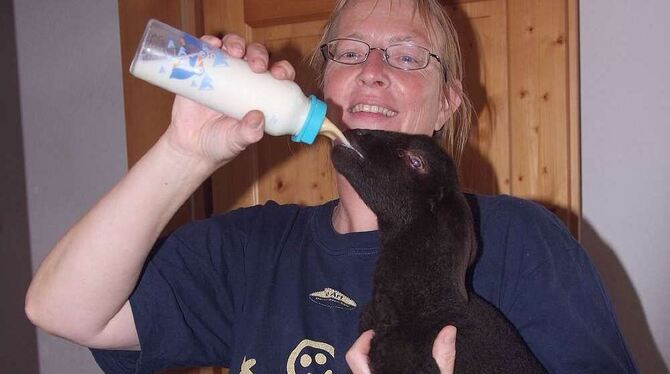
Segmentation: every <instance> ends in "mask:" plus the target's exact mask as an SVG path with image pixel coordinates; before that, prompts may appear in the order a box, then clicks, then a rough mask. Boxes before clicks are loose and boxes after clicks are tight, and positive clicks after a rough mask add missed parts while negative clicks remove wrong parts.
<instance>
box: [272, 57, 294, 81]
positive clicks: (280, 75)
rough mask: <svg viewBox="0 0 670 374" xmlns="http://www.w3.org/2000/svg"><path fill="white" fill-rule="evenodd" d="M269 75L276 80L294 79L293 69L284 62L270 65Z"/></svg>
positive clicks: (288, 63) (289, 64)
mask: <svg viewBox="0 0 670 374" xmlns="http://www.w3.org/2000/svg"><path fill="white" fill-rule="evenodd" d="M270 74H272V76H273V77H275V78H276V79H287V80H294V79H295V69H294V68H293V65H291V63H290V62H288V61H286V60H281V61H278V62H276V63H274V64H272V67H270Z"/></svg>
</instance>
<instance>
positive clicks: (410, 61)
mask: <svg viewBox="0 0 670 374" xmlns="http://www.w3.org/2000/svg"><path fill="white" fill-rule="evenodd" d="M319 49H321V53H322V54H323V58H324V59H327V60H332V61H335V62H339V63H340V64H345V65H358V64H362V63H364V62H365V61H367V60H368V56H369V55H370V51H372V50H374V49H377V50H379V51H381V52H382V53H383V57H384V61H385V62H386V63H387V64H389V65H391V66H393V67H394V68H397V69H401V70H419V69H424V68H425V67H426V66H428V63H429V62H430V58H431V57H435V59H436V60H437V62H438V63H440V66H442V61H440V57H439V56H438V55H436V54H434V53H431V52H430V51H429V50H428V49H426V48H424V47H421V46H418V45H415V44H412V43H398V44H391V45H389V46H388V47H386V48H377V47H372V46H370V44H368V43H366V42H364V41H362V40H356V39H348V38H339V39H333V40H331V41H329V42H328V43H325V44H322V45H321V46H320V47H319Z"/></svg>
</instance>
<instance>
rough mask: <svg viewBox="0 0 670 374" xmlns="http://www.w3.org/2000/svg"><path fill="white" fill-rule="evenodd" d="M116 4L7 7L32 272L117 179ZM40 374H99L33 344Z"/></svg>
mask: <svg viewBox="0 0 670 374" xmlns="http://www.w3.org/2000/svg"><path fill="white" fill-rule="evenodd" d="M117 7H118V4H117V1H116V0H96V1H81V0H59V1H51V0H20V1H18V0H15V1H14V20H15V25H16V46H17V53H18V66H19V68H18V76H19V98H20V108H21V110H20V114H21V122H22V130H23V148H24V153H25V178H26V179H25V181H26V191H27V209H28V222H29V227H30V230H29V238H30V248H31V254H32V266H33V269H35V268H36V267H37V265H38V264H39V263H40V262H41V261H42V259H43V258H44V256H45V255H46V253H47V251H48V250H49V249H50V248H51V247H52V246H53V244H54V243H55V241H56V240H57V239H58V238H59V237H60V236H61V235H62V234H63V233H64V232H65V230H66V229H67V228H68V227H69V226H70V225H71V224H72V223H74V221H75V220H76V219H77V218H78V217H79V216H81V215H82V214H83V213H84V212H85V211H86V210H87V209H88V208H89V207H90V206H91V205H92V204H93V202H94V201H96V200H97V199H98V198H99V197H100V196H101V195H102V194H103V193H104V192H105V191H106V190H107V189H109V188H110V187H111V186H112V184H113V183H114V182H115V181H116V180H118V179H119V178H120V176H121V175H122V174H123V172H124V171H125V169H126V151H125V126H124V114H123V92H122V81H121V53H120V43H119V25H118V8H117ZM37 348H38V352H39V367H40V372H41V373H50V374H52V373H53V374H61V373H62V374H66V373H67V374H71V373H96V372H101V371H100V370H99V369H98V368H97V366H96V365H95V363H94V362H93V359H92V357H91V355H90V353H89V352H88V351H87V350H86V349H84V348H81V347H77V346H75V345H73V344H71V343H68V342H65V341H63V340H61V339H59V338H55V337H51V336H47V335H46V334H44V333H42V332H38V334H37Z"/></svg>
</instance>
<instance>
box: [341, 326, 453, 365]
mask: <svg viewBox="0 0 670 374" xmlns="http://www.w3.org/2000/svg"><path fill="white" fill-rule="evenodd" d="M374 335H375V334H374V332H373V331H372V330H368V331H366V332H364V333H362V334H361V336H359V337H358V339H356V341H355V342H354V345H352V346H351V348H349V351H348V352H347V355H346V360H347V364H348V365H349V368H350V369H351V372H352V374H370V366H369V364H368V352H370V342H371V341H372V337H373V336H374ZM433 358H434V359H435V362H436V363H437V366H438V367H439V368H440V374H453V372H454V362H456V328H455V327H454V326H447V327H445V328H443V329H442V330H441V331H440V333H439V334H437V337H436V338H435V342H434V343H433Z"/></svg>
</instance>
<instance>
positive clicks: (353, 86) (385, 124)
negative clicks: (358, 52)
mask: <svg viewBox="0 0 670 374" xmlns="http://www.w3.org/2000/svg"><path fill="white" fill-rule="evenodd" d="M389 1H391V0H380V1H378V3H377V5H376V6H374V0H358V1H355V2H351V3H350V4H349V5H347V7H346V8H345V9H343V10H342V13H341V14H340V16H339V20H338V23H337V25H336V26H337V28H336V30H337V31H336V35H335V36H334V37H335V38H354V39H359V40H363V41H365V42H367V43H368V44H370V45H371V46H372V47H378V48H386V47H387V46H389V45H391V44H393V43H398V42H411V43H414V44H417V45H420V46H422V47H426V48H428V49H429V50H431V51H432V50H433V48H432V46H430V45H429V43H428V36H427V30H426V27H425V26H423V25H422V22H421V19H420V17H419V16H418V14H417V15H416V16H415V17H413V18H409V17H410V15H411V14H412V12H413V10H414V5H413V2H410V1H393V9H392V12H390V11H389ZM382 53H383V52H381V51H379V50H373V51H371V52H370V55H369V57H368V60H367V61H366V62H364V63H363V64H359V65H344V64H340V63H337V62H334V61H328V63H327V65H326V70H325V74H324V96H325V99H326V101H327V103H328V108H329V113H328V116H329V118H330V119H331V120H333V121H334V122H336V123H338V125H339V126H340V127H341V128H344V129H349V128H352V129H353V128H369V129H381V130H389V131H399V132H405V133H413V134H426V135H432V133H433V131H436V130H439V129H440V128H441V127H442V125H443V124H444V123H445V121H446V120H447V118H448V116H449V115H450V113H451V111H450V110H449V108H448V105H447V101H446V100H445V99H444V96H443V95H441V91H440V87H441V86H442V85H443V84H444V75H443V74H444V73H443V71H442V68H441V67H440V65H439V63H438V62H437V61H436V60H435V59H434V58H432V57H431V58H430V60H431V61H430V63H429V64H428V66H427V67H426V68H425V69H421V70H414V71H404V70H400V69H396V68H394V67H392V66H390V65H388V64H387V63H386V62H384V59H383V56H382ZM340 119H341V120H340Z"/></svg>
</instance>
